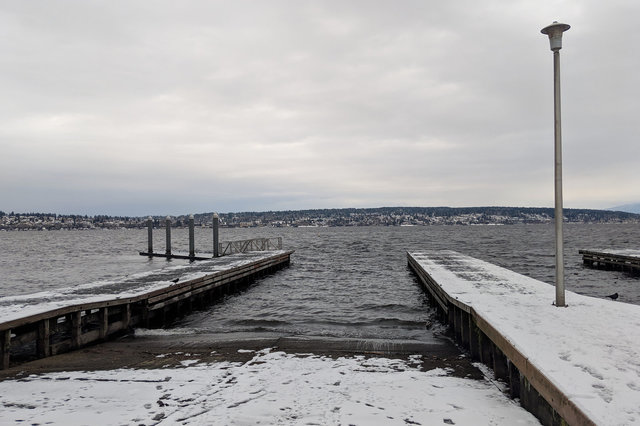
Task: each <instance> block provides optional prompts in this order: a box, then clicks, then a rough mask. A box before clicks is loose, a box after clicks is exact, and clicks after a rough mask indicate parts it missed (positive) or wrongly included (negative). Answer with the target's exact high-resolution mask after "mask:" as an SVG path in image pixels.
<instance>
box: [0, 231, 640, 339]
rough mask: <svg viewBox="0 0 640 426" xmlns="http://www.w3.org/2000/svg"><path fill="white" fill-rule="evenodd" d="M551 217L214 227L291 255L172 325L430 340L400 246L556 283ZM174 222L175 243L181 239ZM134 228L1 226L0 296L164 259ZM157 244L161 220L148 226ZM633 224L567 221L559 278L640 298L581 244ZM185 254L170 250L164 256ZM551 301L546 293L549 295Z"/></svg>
mask: <svg viewBox="0 0 640 426" xmlns="http://www.w3.org/2000/svg"><path fill="white" fill-rule="evenodd" d="M553 232H554V230H553V225H552V224H547V225H510V226H426V227H349V228H252V229H221V230H220V237H221V240H236V239H246V238H254V237H275V236H281V237H283V240H284V248H286V249H293V250H295V251H296V252H295V253H294V254H293V256H292V262H291V266H290V267H289V268H286V269H284V270H281V271H279V272H277V273H275V274H273V275H270V276H268V277H265V278H264V279H262V280H260V281H259V283H257V284H255V285H253V286H251V287H250V288H248V289H247V290H246V291H244V292H242V293H240V294H236V295H231V296H228V297H226V298H225V300H224V301H223V302H221V303H218V304H215V305H213V306H212V307H211V308H210V309H208V310H207V311H203V312H196V313H194V314H192V315H190V316H189V317H187V318H185V319H183V320H182V321H181V322H180V323H179V324H177V326H178V327H180V328H182V329H184V330H187V331H189V332H193V333H211V332H215V333H229V332H243V333H244V332H249V333H251V332H275V333H279V334H284V335H303V336H307V335H308V336H330V337H357V338H383V339H412V340H428V339H430V338H431V337H432V331H430V330H427V328H426V327H425V323H426V322H427V321H430V320H431V318H432V316H433V308H431V307H430V306H429V305H428V303H427V298H426V296H425V295H424V294H423V292H422V290H421V289H420V287H419V286H418V284H417V281H416V280H415V278H414V276H413V274H412V273H411V272H410V270H409V269H408V268H407V260H406V252H407V251H420V250H432V249H452V250H456V251H459V252H461V253H464V254H467V255H470V256H473V257H477V258H480V259H483V260H486V261H488V262H491V263H495V264H498V265H500V266H503V267H506V268H509V269H512V270H514V271H516V272H519V273H521V274H524V275H528V276H531V277H533V278H536V279H539V280H542V281H545V282H548V283H553V282H554V279H555V278H554V265H555V260H554V247H553V241H554V237H553ZM187 234H188V231H187V230H186V229H174V230H173V237H174V241H173V248H174V251H178V250H182V251H186V250H187V246H188V244H187ZM146 236H147V232H146V230H145V229H140V230H86V231H50V232H46V231H42V232H38V231H33V232H31V231H28V232H1V233H0V250H1V253H2V259H1V260H0V262H1V268H0V272H1V274H0V297H6V296H13V295H18V294H27V293H34V292H37V291H42V290H47V289H54V288H60V287H70V286H74V285H78V284H84V283H88V282H92V281H97V280H104V279H115V278H118V277H122V276H125V275H128V274H132V273H136V272H142V271H148V270H152V269H156V268H161V267H163V266H166V265H167V261H166V260H164V259H159V258H155V259H152V260H149V259H148V258H146V257H142V256H139V255H138V251H141V250H146V247H147V243H146ZM154 239H155V250H156V251H164V230H162V229H159V230H157V231H156V232H155V234H154ZM196 240H197V241H196V249H197V250H198V249H200V251H202V252H206V251H208V252H211V244H212V241H211V240H212V238H211V229H205V228H198V229H196ZM639 247H640V226H638V225H629V224H607V225H601V224H598V225H595V224H594V225H583V224H580V225H578V224H567V225H565V265H566V266H565V269H566V279H565V280H566V287H567V289H568V290H572V291H575V292H578V293H582V294H586V295H589V296H595V297H603V296H605V295H607V294H611V293H614V292H618V293H619V294H620V298H619V299H618V301H619V302H625V303H634V304H640V278H639V277H638V276H637V275H635V276H634V275H631V274H628V273H625V272H621V271H601V270H593V269H589V268H586V267H584V266H583V265H582V261H581V257H580V255H579V254H578V250H579V249H589V248H616V249H625V248H627V249H638V248H639ZM180 263H186V262H185V261H175V260H174V261H172V262H171V264H174V265H175V264H180ZM551 302H552V301H551V300H550V301H549V303H551Z"/></svg>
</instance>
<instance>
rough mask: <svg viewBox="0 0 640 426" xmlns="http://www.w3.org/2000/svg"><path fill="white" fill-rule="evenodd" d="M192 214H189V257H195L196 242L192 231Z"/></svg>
mask: <svg viewBox="0 0 640 426" xmlns="http://www.w3.org/2000/svg"><path fill="white" fill-rule="evenodd" d="M193 226H194V225H193V215H189V257H190V258H194V257H196V242H195V235H194V231H193Z"/></svg>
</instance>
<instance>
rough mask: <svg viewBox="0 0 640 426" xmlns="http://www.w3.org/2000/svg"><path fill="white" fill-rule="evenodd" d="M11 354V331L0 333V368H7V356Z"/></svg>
mask: <svg viewBox="0 0 640 426" xmlns="http://www.w3.org/2000/svg"><path fill="white" fill-rule="evenodd" d="M10 353H11V329H8V330H3V331H2V332H0V367H2V369H6V368H9V354H10Z"/></svg>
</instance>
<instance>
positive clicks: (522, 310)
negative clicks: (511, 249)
mask: <svg viewBox="0 0 640 426" xmlns="http://www.w3.org/2000/svg"><path fill="white" fill-rule="evenodd" d="M408 261H409V265H410V267H411V268H412V269H413V270H414V271H415V273H416V274H417V276H418V277H419V279H420V281H421V283H422V284H423V285H424V286H425V288H426V289H427V290H428V291H429V293H430V294H431V295H432V297H433V299H434V300H435V301H436V302H437V303H438V305H439V306H440V308H441V310H442V312H443V313H444V314H445V315H446V318H447V319H448V321H449V324H450V325H451V326H452V327H453V329H454V330H455V334H456V339H457V340H458V341H459V342H460V343H461V344H462V345H463V346H465V347H466V348H467V349H469V351H470V353H471V355H472V357H473V358H475V359H477V360H480V361H481V362H483V363H485V364H488V365H489V366H490V367H492V368H493V370H494V373H495V374H496V376H497V377H499V378H502V379H504V380H505V381H506V382H507V384H508V385H509V387H510V393H511V396H512V397H514V398H515V397H517V398H519V399H520V402H521V404H522V405H523V406H524V407H525V408H526V409H528V410H529V411H531V412H532V413H533V414H534V415H536V416H537V417H538V419H539V420H540V421H541V422H542V423H543V424H561V422H562V420H564V421H565V422H566V423H568V424H570V425H584V424H597V425H622V424H633V423H640V306H636V305H629V304H625V303H620V302H614V301H611V300H604V299H596V298H592V297H587V296H582V295H579V294H575V293H573V292H567V293H566V300H567V304H568V307H566V308H558V307H555V306H554V305H553V301H554V300H555V289H554V287H553V286H551V285H549V284H546V283H543V282H541V281H538V280H535V279H532V278H529V277H526V276H523V275H520V274H517V273H515V272H513V271H510V270H507V269H504V268H501V267H498V266H495V265H492V264H490V263H487V262H484V261H481V260H478V259H474V258H472V257H468V256H465V255H462V254H460V253H456V252H453V251H430V252H417V253H408Z"/></svg>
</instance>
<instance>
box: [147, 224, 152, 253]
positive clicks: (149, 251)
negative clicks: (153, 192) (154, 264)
mask: <svg viewBox="0 0 640 426" xmlns="http://www.w3.org/2000/svg"><path fill="white" fill-rule="evenodd" d="M147 240H148V242H149V245H148V249H147V253H153V219H152V218H151V216H149V217H148V218H147Z"/></svg>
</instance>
